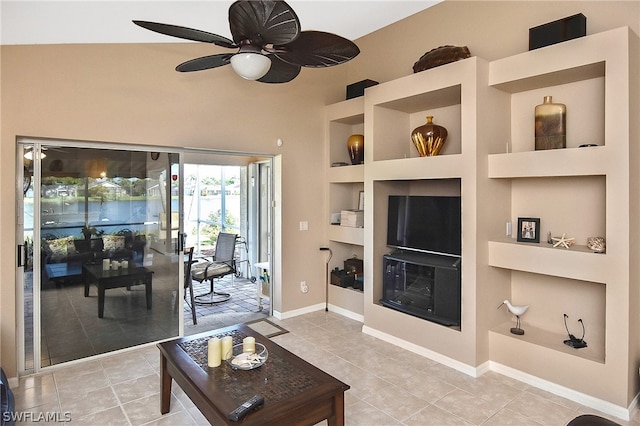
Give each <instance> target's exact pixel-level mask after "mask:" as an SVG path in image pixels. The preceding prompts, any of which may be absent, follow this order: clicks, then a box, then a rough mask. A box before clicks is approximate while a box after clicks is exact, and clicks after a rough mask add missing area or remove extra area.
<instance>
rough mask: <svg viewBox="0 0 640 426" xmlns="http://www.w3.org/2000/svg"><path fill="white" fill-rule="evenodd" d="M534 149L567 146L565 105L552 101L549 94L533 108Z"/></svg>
mask: <svg viewBox="0 0 640 426" xmlns="http://www.w3.org/2000/svg"><path fill="white" fill-rule="evenodd" d="M535 119H536V122H535V136H536V140H535V142H536V150H541V149H558V148H566V147H567V130H566V128H567V127H566V124H567V107H566V105H565V104H558V103H554V102H553V98H552V97H551V96H545V97H544V103H542V104H540V105H538V106H536V109H535Z"/></svg>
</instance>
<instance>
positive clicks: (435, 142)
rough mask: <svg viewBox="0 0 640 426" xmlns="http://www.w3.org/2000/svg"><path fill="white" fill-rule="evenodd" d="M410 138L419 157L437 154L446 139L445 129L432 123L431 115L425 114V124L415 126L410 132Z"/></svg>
mask: <svg viewBox="0 0 640 426" xmlns="http://www.w3.org/2000/svg"><path fill="white" fill-rule="evenodd" d="M411 140H412V141H413V144H414V145H415V147H416V149H417V150H418V155H420V157H431V156H434V155H438V153H439V152H440V150H441V149H442V146H443V145H444V143H445V142H446V141H447V129H445V128H444V127H442V126H438V125H437V124H433V116H432V115H428V116H427V124H423V125H422V126H420V127H416V128H415V129H413V131H412V132H411Z"/></svg>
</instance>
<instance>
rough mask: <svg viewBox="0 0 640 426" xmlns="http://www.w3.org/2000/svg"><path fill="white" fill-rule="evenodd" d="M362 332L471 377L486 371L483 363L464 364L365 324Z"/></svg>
mask: <svg viewBox="0 0 640 426" xmlns="http://www.w3.org/2000/svg"><path fill="white" fill-rule="evenodd" d="M362 332H363V333H365V334H368V335H370V336H373V337H376V338H378V339H380V340H384V341H385V342H388V343H391V344H392V345H396V346H399V347H401V348H403V349H406V350H408V351H411V352H413V353H416V354H418V355H422V356H424V357H426V358H429V359H432V360H434V361H437V362H439V363H440V364H442V365H446V366H447V367H451V368H454V369H456V370H458V371H460V372H463V373H465V374H468V375H469V376H471V377H479V376H481V375H482V374H484V373H485V372H486V371H488V368H487V367H486V366H484V364H483V365H482V366H480V367H478V368H475V367H471V366H470V365H467V364H464V363H462V362H460V361H458V360H455V359H453V358H449V357H448V356H445V355H442V354H440V353H438V352H434V351H432V350H429V349H426V348H423V347H422V346H418V345H416V344H414V343H411V342H407V341H406V340H402V339H399V338H397V337H395V336H392V335H390V334H387V333H384V332H382V331H379V330H376V329H374V328H371V327H368V326H366V325H365V326H363V327H362Z"/></svg>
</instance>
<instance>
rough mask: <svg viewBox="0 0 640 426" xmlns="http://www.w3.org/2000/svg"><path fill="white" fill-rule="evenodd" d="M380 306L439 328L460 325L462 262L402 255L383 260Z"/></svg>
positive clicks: (389, 256) (447, 258)
mask: <svg viewBox="0 0 640 426" xmlns="http://www.w3.org/2000/svg"><path fill="white" fill-rule="evenodd" d="M383 259H384V262H383V264H384V270H383V274H384V278H383V298H382V299H381V300H380V304H382V305H383V306H386V307H388V308H391V309H395V310H397V311H400V312H404V313H406V314H409V315H413V316H416V317H419V318H422V319H425V320H428V321H432V322H435V323H438V324H442V325H446V326H452V327H459V326H460V324H461V319H460V312H461V298H460V295H461V275H460V267H461V263H462V262H461V260H462V259H461V258H460V257H452V256H443V255H437V254H428V253H418V252H408V251H400V252H394V253H390V254H386V255H384V256H383Z"/></svg>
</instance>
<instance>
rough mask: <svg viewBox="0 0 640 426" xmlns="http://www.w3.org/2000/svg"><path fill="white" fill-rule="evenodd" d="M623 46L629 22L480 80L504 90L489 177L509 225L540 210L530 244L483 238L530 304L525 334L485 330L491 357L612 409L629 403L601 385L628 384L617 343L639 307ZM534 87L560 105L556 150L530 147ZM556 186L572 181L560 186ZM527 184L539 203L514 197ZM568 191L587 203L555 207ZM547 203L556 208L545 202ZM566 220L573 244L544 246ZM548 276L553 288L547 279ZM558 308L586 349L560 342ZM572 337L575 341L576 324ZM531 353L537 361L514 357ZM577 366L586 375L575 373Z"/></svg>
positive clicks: (624, 353) (508, 64)
mask: <svg viewBox="0 0 640 426" xmlns="http://www.w3.org/2000/svg"><path fill="white" fill-rule="evenodd" d="M630 46H631V33H630V31H629V29H628V28H619V29H615V30H611V31H606V32H603V33H598V34H594V35H590V36H587V37H583V38H579V39H575V40H571V41H568V42H565V43H561V44H557V45H553V46H549V47H546V48H542V49H538V50H534V51H530V52H526V53H522V54H519V55H515V56H512V57H509V58H505V59H502V60H497V61H494V62H492V63H491V64H490V74H489V85H490V86H492V87H494V88H496V89H499V90H502V91H504V92H505V93H508V94H509V96H510V97H511V114H510V120H509V126H510V133H511V137H510V139H509V140H508V141H506V142H508V146H509V147H510V152H508V153H493V154H492V155H489V159H488V160H489V163H488V164H489V177H490V178H491V179H494V180H499V181H504V182H505V183H506V184H507V185H509V186H510V187H511V203H512V206H511V209H512V215H511V217H510V219H511V220H513V222H514V224H515V223H516V220H517V217H519V216H520V217H522V216H530V217H541V223H542V226H541V227H542V229H541V243H540V244H530V243H516V242H515V240H509V239H507V240H505V238H504V237H500V236H498V235H494V236H493V237H492V238H491V241H489V257H488V259H489V264H490V265H491V266H493V267H496V268H500V269H504V270H507V271H511V272H510V273H511V294H512V297H513V298H514V299H515V298H517V300H515V302H516V303H520V304H524V303H531V304H532V305H531V308H530V311H533V312H531V313H530V314H528V315H527V314H526V315H525V316H524V317H523V321H525V322H526V323H525V325H524V328H525V336H515V335H512V334H509V333H508V332H505V330H507V329H508V325H500V326H498V327H496V328H494V329H493V330H492V331H491V360H492V361H495V362H497V363H500V364H502V365H505V366H507V367H511V368H515V369H517V370H520V371H522V372H524V373H527V374H530V375H533V376H536V377H539V378H542V379H544V380H549V381H553V382H554V383H556V384H558V385H560V386H564V387H567V388H570V389H573V390H575V391H577V392H582V393H584V394H588V395H591V396H594V397H596V398H600V399H602V400H605V401H609V402H611V403H613V404H616V405H618V406H621V407H627V406H628V405H629V403H630V401H628V400H625V398H624V397H620V396H618V395H612V393H611V390H610V389H607V386H605V385H604V384H609V386H611V388H612V389H621V388H625V386H626V385H627V383H629V382H630V381H631V380H636V379H637V376H636V374H637V368H636V367H635V363H636V362H637V360H636V359H635V358H634V357H633V356H630V355H631V354H630V353H629V351H628V348H627V347H626V345H624V344H619V343H621V342H628V341H629V339H630V336H631V334H632V333H633V332H634V330H635V331H637V325H630V321H631V317H630V311H633V310H636V309H638V300H636V299H634V298H633V294H635V293H636V292H637V291H636V290H634V289H633V286H634V285H635V286H637V278H638V270H637V266H636V265H635V264H636V263H637V258H638V251H637V249H636V248H635V247H634V244H632V239H634V238H635V239H637V237H638V235H637V231H636V229H635V228H634V227H633V226H632V224H633V221H634V218H637V215H638V208H637V206H636V205H635V204H634V203H632V202H630V191H631V188H637V184H638V177H637V176H636V175H635V172H634V169H636V168H637V166H638V159H637V152H635V155H634V149H633V148H632V145H631V140H630V131H631V126H630V124H631V123H630V118H631V115H630V108H631V106H630V105H631V104H630V99H629V94H630V88H631V86H630V81H631V80H630V79H631V75H632V74H631V71H630V65H629V61H630V55H631V50H630ZM567 52H570V54H568V53H567ZM542 93H544V94H545V95H553V97H554V100H555V101H556V102H562V103H565V104H566V105H567V110H568V123H567V127H568V129H567V148H566V149H559V150H548V151H535V150H534V147H533V146H534V142H533V129H532V125H533V120H532V118H531V117H532V111H533V108H534V107H535V105H536V104H539V103H541V101H542V97H543V95H542ZM636 142H637V141H636ZM582 144H597V145H598V146H596V147H579V146H580V145H582ZM505 145H507V143H505ZM566 182H568V183H570V185H562V184H563V183H566ZM558 186H562V190H558ZM585 188H586V189H585ZM525 190H526V191H527V193H526V194H525V193H523V191H525ZM530 191H532V192H534V193H537V194H538V197H540V198H542V197H541V196H540V195H539V194H546V193H548V194H550V195H549V198H547V199H546V203H544V202H541V201H542V200H540V199H539V198H538V199H536V202H537V204H538V205H537V206H536V205H535V204H532V203H527V202H525V201H524V200H525V199H526V198H527V197H529V193H530ZM576 193H578V194H580V196H579V197H580V200H581V201H582V200H583V199H584V198H589V199H590V200H589V201H587V202H588V203H589V205H590V206H591V208H590V209H588V210H586V211H585V209H584V208H581V207H580V202H579V203H578V205H577V206H575V207H572V206H570V205H568V204H567V203H565V202H566V200H567V199H571V198H575V197H576ZM534 197H535V195H534ZM556 203H558V204H561V205H562V206H563V208H562V209H561V210H556V209H554V204H556ZM530 210H535V211H534V212H530ZM497 220H498V221H503V220H504V219H503V218H498V219H497ZM571 223H573V224H575V225H571ZM545 224H546V225H545ZM571 226H573V227H572V228H571V229H572V232H571V233H570V234H569V235H568V236H570V237H575V238H576V245H575V246H573V247H571V248H570V249H569V250H566V249H564V248H551V246H550V245H549V244H547V243H546V232H547V231H551V232H552V233H553V235H554V236H558V235H561V234H562V233H563V232H564V228H567V227H571ZM563 227H564V228H563ZM514 229H515V226H514ZM594 230H595V231H594ZM516 232H517V230H516ZM590 232H598V234H596V235H593V234H591V233H590ZM589 236H604V237H606V238H607V252H606V254H596V253H591V252H590V251H589V250H588V249H587V248H586V247H585V244H586V239H587V237H589ZM554 280H555V281H554ZM550 281H553V282H554V285H555V286H545V283H546V282H550ZM562 296H568V297H566V299H565V298H564V297H562ZM563 299H564V300H563ZM534 310H535V311H534ZM564 313H567V314H568V315H569V316H570V317H572V318H573V320H574V321H575V320H576V319H577V318H582V319H583V321H584V323H585V326H586V330H587V333H586V336H585V340H586V341H587V342H588V345H589V346H588V348H585V349H573V348H569V347H567V346H566V345H564V344H563V343H562V342H563V340H564V339H566V338H567V334H566V332H565V330H564V325H563V314H564ZM549 318H555V322H554V321H549ZM574 324H575V323H574ZM574 333H575V334H578V336H579V335H580V334H581V330H579V329H576V330H574ZM532 356H536V357H540V358H537V359H541V360H544V362H538V363H535V362H523V358H528V359H531V357H532ZM587 371H588V373H589V380H588V381H585V380H583V379H582V378H581V377H580V376H581V375H582V374H584V373H585V372H587ZM596 384H601V385H596Z"/></svg>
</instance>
